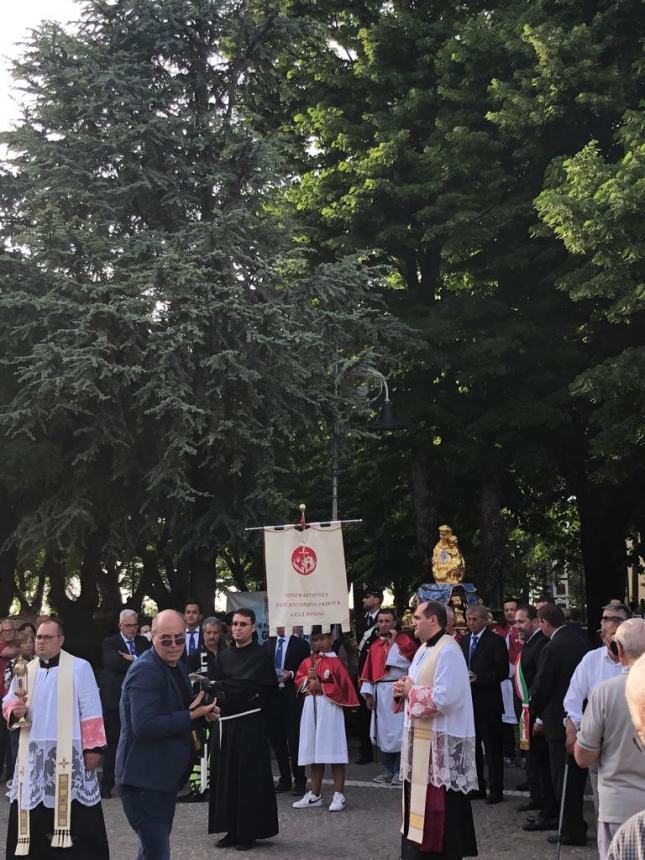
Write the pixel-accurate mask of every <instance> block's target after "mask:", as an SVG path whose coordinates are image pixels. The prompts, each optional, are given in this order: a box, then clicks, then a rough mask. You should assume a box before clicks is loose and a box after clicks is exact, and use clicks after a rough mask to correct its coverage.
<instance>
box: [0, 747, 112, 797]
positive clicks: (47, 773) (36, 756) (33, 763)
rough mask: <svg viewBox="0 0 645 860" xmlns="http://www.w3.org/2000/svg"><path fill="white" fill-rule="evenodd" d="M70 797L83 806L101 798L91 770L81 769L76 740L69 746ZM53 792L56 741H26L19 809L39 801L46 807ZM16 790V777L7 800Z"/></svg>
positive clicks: (13, 795) (82, 761)
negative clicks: (70, 765)
mask: <svg viewBox="0 0 645 860" xmlns="http://www.w3.org/2000/svg"><path fill="white" fill-rule="evenodd" d="M72 761H73V764H72V800H77V801H78V802H79V803H82V804H83V806H95V805H96V804H97V803H99V802H100V800H101V794H100V791H99V784H98V780H97V778H96V774H95V773H90V772H89V771H87V770H86V769H85V761H84V759H83V750H82V749H81V747H80V741H78V740H75V741H74V742H73V746H72ZM55 793H56V741H30V742H29V752H28V759H27V779H26V780H25V787H24V794H25V796H24V797H23V798H22V808H23V809H34V808H35V807H36V806H38V804H39V803H42V804H43V805H44V806H46V807H47V808H48V809H53V808H54V796H55ZM17 794H18V780H17V779H14V780H13V783H12V786H11V802H12V803H13V801H14V800H16V797H17Z"/></svg>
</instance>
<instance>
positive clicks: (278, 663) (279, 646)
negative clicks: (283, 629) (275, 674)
mask: <svg viewBox="0 0 645 860" xmlns="http://www.w3.org/2000/svg"><path fill="white" fill-rule="evenodd" d="M283 648H284V639H283V638H282V636H281V637H280V638H279V639H278V644H277V646H276V649H275V667H276V669H282V649H283Z"/></svg>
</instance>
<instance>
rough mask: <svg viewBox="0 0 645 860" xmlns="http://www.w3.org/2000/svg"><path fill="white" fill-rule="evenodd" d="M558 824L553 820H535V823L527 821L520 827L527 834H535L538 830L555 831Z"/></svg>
mask: <svg viewBox="0 0 645 860" xmlns="http://www.w3.org/2000/svg"><path fill="white" fill-rule="evenodd" d="M557 829H558V822H557V821H556V820H555V819H553V818H537V819H536V820H535V821H527V822H526V824H523V825H522V830H526V831H527V833H535V832H537V831H539V830H557Z"/></svg>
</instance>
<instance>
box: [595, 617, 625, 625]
mask: <svg viewBox="0 0 645 860" xmlns="http://www.w3.org/2000/svg"><path fill="white" fill-rule="evenodd" d="M624 620H625V619H624V618H621V617H620V615H603V616H602V618H601V619H600V623H601V624H622V623H623V621H624Z"/></svg>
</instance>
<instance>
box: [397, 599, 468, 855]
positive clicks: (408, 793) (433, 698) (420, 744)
mask: <svg viewBox="0 0 645 860" xmlns="http://www.w3.org/2000/svg"><path fill="white" fill-rule="evenodd" d="M414 631H415V636H416V637H417V639H420V640H421V642H422V643H423V644H422V645H421V647H420V648H419V650H418V651H417V653H416V654H415V656H414V658H413V660H412V664H411V666H410V670H409V673H408V675H407V676H406V677H404V678H401V679H400V680H398V681H396V682H395V683H394V686H393V690H392V692H393V696H394V699H395V702H397V701H398V702H402V703H404V704H405V722H404V730H403V744H402V749H401V779H402V780H403V797H404V812H403V826H402V828H401V833H402V841H401V857H402V858H403V860H422V858H423V860H425V858H432V860H461V858H462V857H473V856H476V854H477V842H476V839H475V827H474V823H473V817H472V810H471V808H470V800H469V798H468V793H469V792H470V791H474V790H476V789H477V771H476V768H475V721H474V717H473V706H472V697H471V695H470V681H469V677H468V668H467V666H466V661H465V660H464V656H463V654H462V651H461V649H460V647H459V646H458V645H457V643H456V642H455V641H454V639H453V638H452V637H451V636H449V635H448V634H447V633H446V610H445V607H444V606H443V605H442V604H441V603H436V602H434V601H428V602H426V603H422V604H420V605H419V606H418V607H417V609H416V611H415V613H414Z"/></svg>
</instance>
